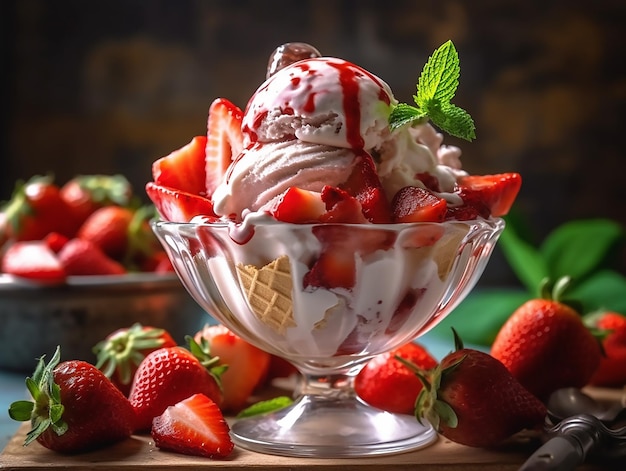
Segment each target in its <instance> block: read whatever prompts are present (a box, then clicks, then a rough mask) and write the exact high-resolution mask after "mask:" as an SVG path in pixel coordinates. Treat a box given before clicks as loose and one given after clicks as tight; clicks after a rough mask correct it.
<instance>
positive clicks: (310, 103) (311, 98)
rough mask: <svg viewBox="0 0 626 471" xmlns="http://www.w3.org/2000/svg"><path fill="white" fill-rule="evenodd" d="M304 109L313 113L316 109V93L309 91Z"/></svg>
mask: <svg viewBox="0 0 626 471" xmlns="http://www.w3.org/2000/svg"><path fill="white" fill-rule="evenodd" d="M309 88H311V87H309ZM304 111H306V112H307V113H313V112H314V111H315V93H309V95H308V96H307V99H306V103H305V104H304Z"/></svg>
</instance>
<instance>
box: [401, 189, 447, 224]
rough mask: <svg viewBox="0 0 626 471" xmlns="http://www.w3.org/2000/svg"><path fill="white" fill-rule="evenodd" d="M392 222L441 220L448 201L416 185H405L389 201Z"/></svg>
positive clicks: (444, 215) (443, 217)
mask: <svg viewBox="0 0 626 471" xmlns="http://www.w3.org/2000/svg"><path fill="white" fill-rule="evenodd" d="M391 208H392V212H393V219H394V222H442V221H443V220H444V219H445V217H446V211H447V209H448V203H447V202H446V200H445V199H443V198H439V197H438V196H436V195H435V194H434V193H432V192H430V191H428V190H425V189H424V188H420V187H417V186H405V187H404V188H401V189H400V190H399V191H398V192H397V193H396V194H395V196H394V197H393V200H392V202H391Z"/></svg>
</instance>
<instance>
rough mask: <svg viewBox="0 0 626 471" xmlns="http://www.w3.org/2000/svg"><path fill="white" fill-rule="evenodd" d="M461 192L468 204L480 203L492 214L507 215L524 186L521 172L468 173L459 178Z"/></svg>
mask: <svg viewBox="0 0 626 471" xmlns="http://www.w3.org/2000/svg"><path fill="white" fill-rule="evenodd" d="M457 183H458V185H459V192H460V195H461V198H462V199H463V202H464V203H465V204H467V205H472V204H474V203H480V204H482V205H484V206H485V207H486V208H488V209H489V211H490V213H491V216H494V217H500V216H505V215H506V214H507V213H508V212H509V210H510V209H511V206H512V205H513V202H514V201H515V198H516V197H517V193H518V192H519V190H520V187H521V186H522V177H521V176H520V174H519V173H513V172H510V173H500V174H495V175H466V176H463V177H461V178H459V180H458V182H457Z"/></svg>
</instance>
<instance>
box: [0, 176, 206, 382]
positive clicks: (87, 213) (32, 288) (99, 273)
mask: <svg viewBox="0 0 626 471" xmlns="http://www.w3.org/2000/svg"><path fill="white" fill-rule="evenodd" d="M155 214H156V213H155V210H154V207H153V206H151V205H142V203H141V201H140V199H139V198H137V196H136V195H134V194H133V191H132V187H131V184H130V183H129V182H128V180H127V179H126V178H125V177H124V176H122V175H81V176H76V177H74V178H72V179H71V180H69V181H67V182H64V183H63V184H59V183H57V182H56V181H55V179H54V177H53V176H52V175H43V176H34V177H32V178H31V179H29V180H28V181H26V182H17V183H16V186H15V189H14V191H13V194H12V196H11V198H10V199H9V200H8V201H5V202H3V203H2V205H1V206H0V247H1V248H0V272H1V273H0V325H2V328H1V329H0V368H2V369H8V370H16V371H30V370H32V365H33V360H34V359H36V358H39V357H40V356H41V355H42V354H46V355H48V356H49V355H51V354H52V353H53V352H54V350H55V348H56V346H57V345H61V347H62V348H63V351H64V356H65V357H66V358H70V357H71V358H75V359H81V360H86V361H93V360H95V355H94V353H93V351H92V349H93V347H94V345H95V344H96V343H97V342H98V341H99V340H101V339H102V338H104V336H106V335H107V334H108V333H110V332H112V331H113V330H115V329H117V328H121V327H125V326H128V325H129V324H132V323H135V322H138V323H141V324H145V325H152V326H156V327H161V328H165V329H167V330H168V331H169V332H170V333H171V334H172V336H173V337H174V338H175V339H176V340H177V341H181V342H182V341H183V338H184V336H185V335H187V334H193V333H194V332H196V331H197V330H198V329H199V328H200V327H201V326H203V325H204V324H205V323H206V322H207V320H208V315H207V314H206V313H205V312H204V311H203V310H202V309H201V308H200V307H199V306H198V305H197V303H196V302H195V301H194V300H193V299H192V298H191V296H190V295H189V294H188V293H187V291H186V290H185V288H184V287H183V285H182V284H181V283H180V281H179V279H178V277H177V276H176V274H175V273H174V271H173V268H172V265H171V263H170V262H169V259H168V257H167V255H166V254H165V251H164V250H163V248H162V246H161V245H160V243H159V241H158V240H157V239H156V237H155V236H154V234H153V232H152V229H151V228H150V225H149V221H150V219H151V218H152V217H154V215H155Z"/></svg>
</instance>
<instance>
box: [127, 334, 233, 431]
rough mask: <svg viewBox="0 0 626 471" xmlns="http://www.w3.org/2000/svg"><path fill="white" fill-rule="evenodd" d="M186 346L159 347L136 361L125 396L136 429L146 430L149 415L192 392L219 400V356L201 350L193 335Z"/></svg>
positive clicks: (160, 411)
mask: <svg viewBox="0 0 626 471" xmlns="http://www.w3.org/2000/svg"><path fill="white" fill-rule="evenodd" d="M190 349H191V351H190V350H187V349H186V348H183V347H169V348H159V349H158V350H155V351H154V352H152V353H150V354H148V355H147V356H146V357H145V358H144V360H143V361H142V362H141V363H140V364H139V368H137V372H136V373H135V379H134V381H133V384H132V386H131V389H130V394H129V397H128V399H129V401H130V403H131V405H132V406H133V408H134V409H135V413H136V414H137V430H150V427H151V425H152V419H154V418H155V417H157V416H159V415H161V414H162V413H163V411H164V410H165V409H166V408H167V407H168V406H172V405H174V404H176V403H177V402H180V401H182V400H184V399H186V398H188V397H189V396H192V395H193V394H204V395H205V396H208V397H209V398H210V399H212V400H213V401H214V402H216V403H217V404H221V402H222V400H223V395H222V390H221V386H220V380H219V376H220V375H221V373H222V372H223V370H224V368H222V367H219V366H216V365H217V363H218V362H219V358H216V357H211V356H210V355H208V354H206V352H203V351H201V349H200V347H199V346H198V344H197V343H195V342H194V341H193V339H190ZM192 351H193V353H192Z"/></svg>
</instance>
